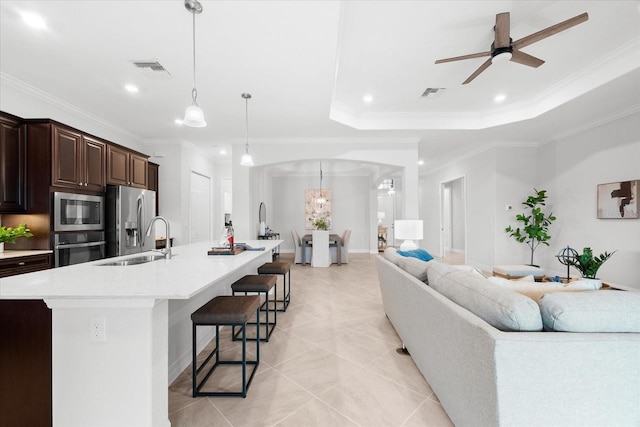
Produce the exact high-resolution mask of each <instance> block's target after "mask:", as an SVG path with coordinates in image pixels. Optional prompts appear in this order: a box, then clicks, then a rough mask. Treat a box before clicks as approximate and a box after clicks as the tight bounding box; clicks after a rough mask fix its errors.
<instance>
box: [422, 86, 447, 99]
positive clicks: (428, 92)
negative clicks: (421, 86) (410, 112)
mask: <svg viewBox="0 0 640 427" xmlns="http://www.w3.org/2000/svg"><path fill="white" fill-rule="evenodd" d="M445 89H446V88H444V87H428V88H427V90H425V91H424V92H423V93H422V97H423V98H426V97H427V96H431V97H433V96H434V95H436V94H438V92H440V91H443V90H445ZM439 95H442V94H439Z"/></svg>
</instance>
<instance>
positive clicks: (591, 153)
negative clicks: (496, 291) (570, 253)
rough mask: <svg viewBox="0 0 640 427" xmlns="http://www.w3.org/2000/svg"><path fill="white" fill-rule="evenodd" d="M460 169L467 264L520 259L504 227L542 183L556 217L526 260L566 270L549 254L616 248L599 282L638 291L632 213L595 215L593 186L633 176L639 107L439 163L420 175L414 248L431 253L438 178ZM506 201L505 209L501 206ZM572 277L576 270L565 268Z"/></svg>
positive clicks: (639, 148)
mask: <svg viewBox="0 0 640 427" xmlns="http://www.w3.org/2000/svg"><path fill="white" fill-rule="evenodd" d="M462 175H464V176H465V178H466V181H467V191H466V194H467V226H468V227H467V233H468V236H467V244H468V247H467V263H468V264H471V265H475V266H477V267H480V268H483V269H486V270H488V271H491V269H492V267H493V265H494V264H526V263H528V262H529V257H530V252H529V250H528V248H527V247H526V245H524V244H520V243H518V242H516V241H515V240H513V239H512V238H509V236H508V235H507V234H506V233H505V232H504V228H505V227H506V226H507V225H509V224H515V220H514V218H515V214H516V213H521V212H523V209H522V208H523V206H522V204H521V203H522V201H523V200H525V199H526V197H527V196H528V195H531V194H533V189H534V188H537V189H546V190H547V195H548V196H549V198H548V203H547V207H548V208H549V211H552V212H553V214H554V215H555V216H557V218H558V220H557V221H556V222H554V223H553V224H552V225H551V227H550V230H549V232H550V234H551V236H552V238H551V241H550V246H549V247H546V246H540V247H539V248H538V249H537V250H536V252H535V258H534V261H535V263H536V264H539V265H540V266H541V267H542V268H544V269H545V270H546V272H547V274H559V275H564V274H566V267H564V266H562V265H561V264H560V263H559V262H558V260H557V259H556V258H555V255H556V254H557V253H558V252H559V251H560V249H562V248H563V247H565V246H567V245H570V246H571V247H573V248H575V249H577V250H579V251H580V252H581V251H582V249H583V248H584V247H585V246H589V247H591V248H592V249H593V250H594V252H596V254H600V253H602V252H604V251H609V252H611V251H613V250H617V251H618V252H616V254H615V255H614V256H613V257H612V258H611V259H610V260H609V261H607V263H606V264H605V265H604V266H603V267H602V268H601V269H600V272H599V274H598V275H599V276H600V278H602V279H603V280H604V281H605V282H610V283H613V284H618V285H622V286H629V287H635V288H639V289H640V219H618V220H604V219H597V215H596V206H597V203H596V188H597V185H598V184H603V183H608V182H616V181H626V180H634V179H640V113H637V112H636V113H632V114H630V115H628V116H626V117H622V118H619V119H617V120H614V121H610V122H608V123H603V124H593V127H592V128H589V129H585V130H583V131H581V132H579V133H575V134H572V135H569V136H565V137H563V138H560V139H558V140H557V141H555V142H551V143H547V144H541V145H540V146H532V145H525V146H523V147H515V146H513V144H511V145H505V144H495V145H494V146H493V147H492V148H489V149H486V150H485V151H481V152H479V153H477V154H475V155H471V156H470V157H467V158H463V159H460V160H459V161H456V162H453V163H451V164H448V165H445V166H443V167H442V168H440V169H438V170H436V171H433V172H432V173H430V174H428V175H426V176H424V177H422V178H421V180H420V184H421V192H420V206H421V215H422V217H423V218H424V219H425V224H426V225H425V240H424V241H423V243H422V246H423V247H425V248H426V249H427V250H429V251H432V252H433V253H438V251H439V238H440V236H439V209H440V207H439V189H440V184H441V183H442V182H445V181H449V180H450V179H453V178H455V177H457V176H462ZM507 204H510V205H512V206H513V210H512V211H507V210H506V209H505V207H506V205H507ZM571 274H572V275H577V274H578V273H577V272H576V271H575V269H572V270H571Z"/></svg>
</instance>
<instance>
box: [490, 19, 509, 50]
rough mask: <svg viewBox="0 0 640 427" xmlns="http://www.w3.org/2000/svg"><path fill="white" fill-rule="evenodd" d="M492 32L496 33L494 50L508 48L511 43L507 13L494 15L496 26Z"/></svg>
mask: <svg viewBox="0 0 640 427" xmlns="http://www.w3.org/2000/svg"><path fill="white" fill-rule="evenodd" d="M493 31H494V32H495V33H496V36H495V40H494V42H493V46H494V47H496V48H498V47H509V44H510V43H511V35H510V32H511V29H510V24H509V12H504V13H498V14H497V15H496V26H495V27H493Z"/></svg>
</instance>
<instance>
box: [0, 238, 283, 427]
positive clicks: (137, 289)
mask: <svg viewBox="0 0 640 427" xmlns="http://www.w3.org/2000/svg"><path fill="white" fill-rule="evenodd" d="M246 243H247V244H249V245H250V246H253V247H264V248H265V250H264V251H244V252H242V253H240V254H238V255H216V256H209V255H207V250H209V249H210V246H211V245H210V244H209V243H208V242H201V243H194V244H191V245H185V246H178V247H175V248H173V257H172V258H171V259H160V260H156V261H151V262H147V263H144V264H138V265H127V266H105V265H100V264H104V263H105V262H109V261H114V260H126V259H129V258H134V257H136V256H138V255H129V256H124V257H118V258H110V259H107V260H100V261H94V262H90V263H85V264H77V265H72V266H68V267H62V268H56V269H51V270H45V271H39V272H35V273H28V274H23V275H19V276H13V277H8V278H3V279H0V299H22V300H24V299H43V300H44V301H45V303H46V304H47V306H48V307H49V308H50V309H51V310H52V348H53V350H52V358H53V390H52V394H53V425H54V426H65V427H66V426H88V425H91V426H115V425H117V426H154V427H155V426H169V425H170V423H169V417H168V403H167V402H168V397H167V395H168V386H169V383H170V382H171V381H173V379H175V378H176V377H177V376H178V375H179V374H180V372H181V371H182V370H184V368H186V367H187V366H188V365H189V363H191V319H190V315H191V313H192V312H193V311H195V310H196V309H198V308H199V307H200V306H201V305H202V304H204V303H205V302H207V301H208V300H210V299H211V298H213V297H215V296H217V295H229V294H231V289H230V285H231V283H233V282H234V281H235V280H237V279H239V278H240V277H242V276H244V275H245V274H255V273H256V269H257V267H259V266H260V265H262V264H263V263H265V262H270V261H271V252H272V249H274V248H276V247H278V246H279V245H280V244H281V243H282V240H268V241H265V240H262V241H258V240H255V241H246ZM145 254H151V253H145ZM213 333H214V329H213V328H211V330H210V331H208V333H203V334H202V339H201V340H199V342H198V351H200V350H201V349H202V348H203V347H204V346H205V345H206V344H207V342H208V341H209V340H210V339H211V338H212V337H213Z"/></svg>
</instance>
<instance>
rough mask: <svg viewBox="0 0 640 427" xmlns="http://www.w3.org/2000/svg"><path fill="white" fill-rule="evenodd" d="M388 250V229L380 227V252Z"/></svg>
mask: <svg viewBox="0 0 640 427" xmlns="http://www.w3.org/2000/svg"><path fill="white" fill-rule="evenodd" d="M385 249H387V227H378V252H384V250H385Z"/></svg>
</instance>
